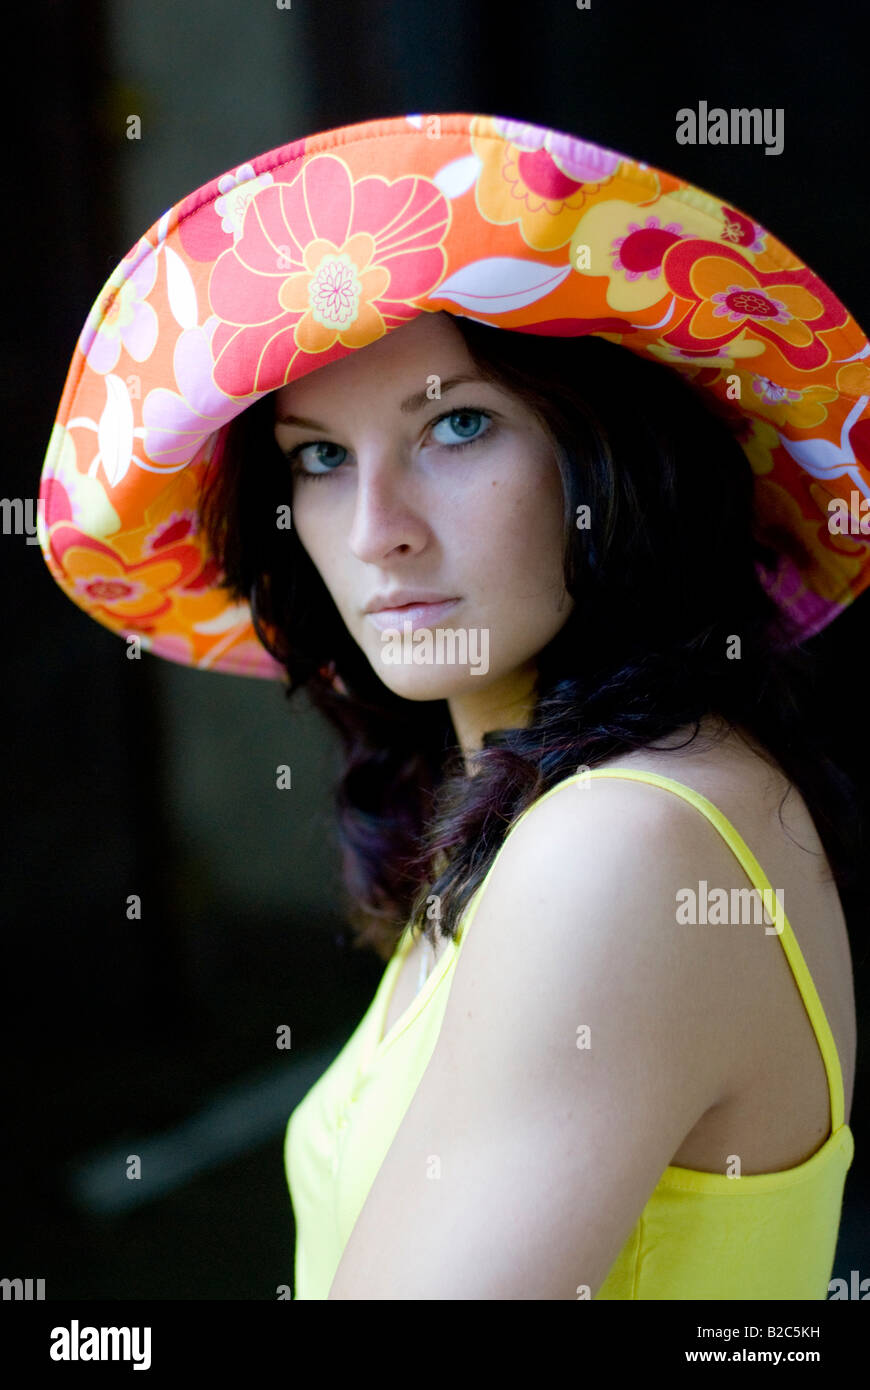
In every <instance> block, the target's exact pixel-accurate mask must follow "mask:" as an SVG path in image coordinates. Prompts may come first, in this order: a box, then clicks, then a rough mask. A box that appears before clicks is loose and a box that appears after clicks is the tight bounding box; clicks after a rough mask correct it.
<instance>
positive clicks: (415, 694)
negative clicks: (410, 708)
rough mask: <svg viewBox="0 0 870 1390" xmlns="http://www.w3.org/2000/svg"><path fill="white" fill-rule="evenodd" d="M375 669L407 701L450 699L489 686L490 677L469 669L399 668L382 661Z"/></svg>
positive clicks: (394, 691) (388, 686)
mask: <svg viewBox="0 0 870 1390" xmlns="http://www.w3.org/2000/svg"><path fill="white" fill-rule="evenodd" d="M374 670H375V672H376V674H377V676H378V677H379V679H380V680H381V681H383V683H384V685H385V686H386V687H387V689H388V690H391V691H392V692H393V694H394V695H398V696H399V697H400V698H401V699H403V700H418V701H421V702H422V701H426V700H450V699H453V698H454V697H455V696H458V695H467V694H468V692H469V691H471V690H481V689H483V688H484V686H485V685H486V684H487V678H486V676H484V675H480V676H475V675H473V674H472V672H471V671H470V670H469V668H468V667H456V666H454V667H444V666H395V665H386V664H385V663H382V662H380V661H379V662H378V663H377V665H375V666H374Z"/></svg>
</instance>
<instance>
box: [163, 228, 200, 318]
mask: <svg viewBox="0 0 870 1390" xmlns="http://www.w3.org/2000/svg"><path fill="white" fill-rule="evenodd" d="M163 254H164V255H165V256H166V283H167V288H168V289H169V307H170V309H171V310H172V312H173V314H174V316H175V320H176V322H177V323H180V324H181V327H182V328H196V290H195V289H194V287H193V280H192V279H191V278H190V271H189V270H188V269H187V266H186V265H185V264H184V261H183V260H182V259H181V257H180V256H179V255H178V253H177V252H175V251H173V249H172V247H171V246H164V248H163Z"/></svg>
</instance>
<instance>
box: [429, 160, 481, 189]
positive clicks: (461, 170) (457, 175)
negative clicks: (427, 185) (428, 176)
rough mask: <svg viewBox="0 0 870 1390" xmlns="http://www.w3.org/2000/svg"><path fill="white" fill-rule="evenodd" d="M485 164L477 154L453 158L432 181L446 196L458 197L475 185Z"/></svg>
mask: <svg viewBox="0 0 870 1390" xmlns="http://www.w3.org/2000/svg"><path fill="white" fill-rule="evenodd" d="M482 168H483V165H482V164H481V162H480V160H479V159H478V157H477V155H476V154H466V155H463V156H462V158H461V159H454V160H451V162H450V163H449V164H445V165H444V166H443V168H441V169H439V170H438V173H437V174H435V176H434V178H433V179H432V182H433V183H434V184H435V186H436V188H440V190H441V192H442V193H443V194H444V197H445V198H458V197H459V195H460V194H461V193H465V192H467V191H468V189H469V188H471V186H472V185H473V183H474V181H475V179H476V178H477V176H478V174H479V173H480V171H481V169H482Z"/></svg>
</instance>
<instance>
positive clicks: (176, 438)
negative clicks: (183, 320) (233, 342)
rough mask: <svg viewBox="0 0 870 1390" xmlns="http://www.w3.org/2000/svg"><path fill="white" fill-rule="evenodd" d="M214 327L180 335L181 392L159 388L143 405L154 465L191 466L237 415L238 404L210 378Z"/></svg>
mask: <svg viewBox="0 0 870 1390" xmlns="http://www.w3.org/2000/svg"><path fill="white" fill-rule="evenodd" d="M216 323H217V321H216V320H215V319H211V320H210V321H209V323H207V324H206V325H205V327H203V328H186V329H185V330H184V332H183V333H181V334H179V337H178V341H177V343H176V344H175V352H174V354H173V359H172V360H173V366H174V368H175V380H176V384H177V385H178V392H175V391H169V390H167V388H166V387H164V386H158V387H156V388H155V390H153V391H149V392H148V395H147V396H146V397H145V400H144V401H143V404H142V420H143V423H144V426H145V452H146V454H147V455H148V457H149V459H151V460H152V462H154V463H158V464H163V465H165V466H166V467H179V466H183V465H184V464H187V463H190V461H191V460H192V459H193V458H195V457H196V455H197V453H198V452H199V450H200V448H201V447H202V445H203V444H204V443H205V441H206V440H207V439H208V438H209V436H210V435H212V434H214V432H215V430H218V429H220V427H221V425H224V424H226V423H227V421H228V420H230V419H232V418H233V416H234V415H237V414H238V409H239V408H238V402H236V401H232V400H230V399H229V397H227V396H225V395H224V393H223V391H221V390H220V389H219V388H218V387H217V386H215V384H214V381H213V379H212V355H211V346H210V343H211V336H212V333H213V332H214V330H215V326H216Z"/></svg>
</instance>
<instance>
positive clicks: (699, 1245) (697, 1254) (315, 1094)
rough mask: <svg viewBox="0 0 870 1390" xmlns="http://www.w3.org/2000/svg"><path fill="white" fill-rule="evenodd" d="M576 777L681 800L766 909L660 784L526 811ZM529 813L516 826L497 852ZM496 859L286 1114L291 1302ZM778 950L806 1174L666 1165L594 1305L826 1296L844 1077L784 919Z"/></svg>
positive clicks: (356, 1201)
mask: <svg viewBox="0 0 870 1390" xmlns="http://www.w3.org/2000/svg"><path fill="white" fill-rule="evenodd" d="M581 776H582V777H624V778H630V779H633V780H636V781H639V782H650V783H653V784H654V785H655V786H658V787H663V788H665V789H667V790H670V791H672V792H675V793H676V794H677V795H678V796H681V797H683V799H684V800H686V801H688V802H690V803H691V804H692V805H693V806H695V807H697V809H698V810H699V811H700V812H701V813H702V814H703V815H705V816H706V817H707V819H708V820H709V821H710V822H711V824H712V825H714V826H715V827H716V829H717V830H718V831H719V832H720V834H721V835H722V837H723V839H724V840H725V841H726V843H727V844H728V845H729V846H730V848H731V849H732V850H733V851H734V853H735V855H736V856H737V858H738V860H739V861H740V864H741V865H742V867H743V869H744V870H745V872H746V874H747V875H748V877H749V879H750V881H751V883H752V885H753V887H754V888H757V889H758V890H759V891H760V892H763V890H765V889H766V890H767V891H768V892H769V893H770V898H768V899H764V898H762V901H764V902H765V903H768V902H770V903H775V898H774V895H773V890H772V888H771V885H770V883H769V881H768V879H767V877H766V876H765V874H764V871H763V869H762V868H761V866H760V864H759V863H758V860H757V859H756V858H755V856H754V855H753V854H752V852H751V851H750V850H749V848H748V847H747V845H746V843H745V842H744V841H743V840H742V839H741V837H740V836H739V835H738V834H737V831H736V830H735V829H734V827H733V826H732V825H731V823H730V822H729V821H728V820H726V818H725V816H723V815H722V812H721V811H719V810H718V809H717V807H716V806H714V805H713V803H712V802H711V801H709V800H708V799H707V798H706V797H704V796H701V795H700V793H698V792H696V791H694V790H693V789H692V788H690V787H686V786H684V785H683V784H682V783H680V782H675V781H673V780H672V779H671V778H669V777H660V776H658V775H656V774H655V773H651V772H637V771H631V772H629V771H618V772H616V771H613V772H611V771H609V770H606V769H601V770H600V771H592V772H587V773H576V774H574V776H572V777H569V778H567V779H566V780H565V781H562V782H559V783H558V784H557V785H556V786H554V787H552V788H551V789H550V790H549V791H548V792H546V793H545V794H544V795H543V796H542V797H539V798H538V800H537V801H536V802H534V803H533V805H539V804H540V803H541V802H542V801H545V800H546V799H547V798H548V797H550V796H553V795H555V793H556V792H558V791H560V790H562V789H563V788H565V787H567V786H570V785H571V784H572V783H573V782H576V781H577V780H578V778H579V777H581ZM531 809H532V807H531V806H529V807H527V808H526V810H525V811H524V812H523V813H522V815H521V816H519V817H518V818H517V820H516V821H515V822H514V825H513V826H512V827H511V831H510V832H509V834H508V836H506V837H505V841H504V842H503V844H502V846H501V848H500V849H499V853H502V852H503V850H504V846H505V844H506V843H507V839H508V838H509V836H510V833H512V831H513V829H514V828H515V827H516V826H517V825H519V823H520V821H521V820H522V819H523V817H524V816H526V815H528V813H529V811H530V810H531ZM496 859H497V857H496ZM495 862H496V861H493V864H492V865H491V866H490V869H489V872H488V873H487V875H486V878H484V880H483V882H482V883H481V885H480V887H479V888H478V890H477V892H476V893H475V895H474V897H473V898H472V900H471V902H470V903H469V904H468V907H467V909H466V913H465V916H464V918H463V921H462V924H461V931H460V933H459V940H458V941H457V940H456V939H452V938H448V940H447V943H446V945H445V948H444V951H443V953H442V955H441V956H440V957H439V959H438V961H437V963H436V965H435V967H434V969H433V970H432V971H431V973H430V974H429V976H428V978H427V979H426V982H425V984H424V985H423V987H422V989H421V990H419V992H418V993H417V995H416V997H415V998H414V1000H413V1001H412V1002H411V1004H410V1005H409V1006H408V1008H407V1009H406V1010H405V1012H404V1013H403V1014H402V1016H401V1017H400V1018H399V1019H398V1020H397V1021H396V1023H395V1025H394V1026H393V1027H392V1029H391V1030H390V1032H389V1033H388V1034H387V1036H386V1037H384V1038H382V1036H381V1035H382V1032H383V1026H384V1021H385V1018H386V1014H387V1008H388V1005H389V1001H390V996H391V994H392V991H393V988H394V986H395V982H396V978H397V976H398V973H399V970H400V968H401V964H402V961H403V960H404V958H405V955H406V954H407V951H408V950H409V949H410V947H411V945H412V940H413V938H412V936H411V933H410V931H409V930H408V929H406V930H405V932H404V934H403V936H402V937H401V939H400V941H399V943H398V945H397V947H396V951H395V953H394V955H393V956H392V957H391V959H390V961H389V963H388V965H387V966H386V968H385V970H384V974H383V976H382V978H381V982H380V985H379V987H378V989H377V992H376V994H375V996H374V998H373V1000H372V1003H371V1005H370V1007H369V1009H368V1011H367V1012H366V1014H365V1016H364V1017H363V1019H362V1020H361V1022H360V1023H359V1025H358V1027H357V1028H356V1030H355V1032H354V1033H353V1035H352V1036H351V1037H350V1039H349V1040H348V1042H347V1043H346V1044H345V1046H344V1048H343V1049H342V1050H341V1052H340V1053H339V1054H338V1056H337V1057H336V1058H335V1060H334V1061H333V1062H332V1063H331V1065H330V1066H329V1067H328V1068H327V1070H326V1071H325V1072H324V1074H323V1075H322V1076H321V1077H320V1079H319V1081H317V1083H316V1084H315V1085H314V1086H313V1087H312V1089H311V1090H310V1091H309V1092H308V1094H307V1095H306V1096H305V1098H304V1099H303V1100H302V1101H301V1102H300V1104H299V1105H297V1107H296V1109H295V1110H294V1111H293V1113H292V1115H291V1116H290V1120H289V1122H288V1125H287V1132H286V1139H285V1148H284V1158H285V1168H286V1173H287V1182H288V1186H289V1189H290V1197H291V1201H292V1205H293V1212H294V1217H295V1223H296V1262H295V1288H294V1297H295V1298H302V1299H317V1298H323V1299H325V1298H326V1297H327V1296H328V1294H329V1289H330V1287H331V1284H332V1281H333V1278H334V1277H335V1273H336V1270H337V1269H338V1264H339V1261H340V1259H341V1255H342V1252H343V1250H344V1247H345V1245H346V1243H347V1241H348V1239H349V1237H350V1233H351V1231H352V1229H353V1226H354V1223H355V1222H356V1219H357V1217H358V1216H359V1213H360V1212H361V1211H362V1208H363V1204H364V1202H365V1199H366V1197H367V1195H368V1193H369V1190H370V1188H371V1186H372V1184H373V1182H374V1180H375V1177H376V1176H377V1172H378V1169H379V1168H380V1166H381V1163H382V1162H383V1160H384V1158H385V1157H386V1154H387V1152H388V1150H389V1148H390V1145H391V1144H392V1141H393V1139H394V1137H395V1135H396V1132H397V1130H398V1128H399V1125H400V1124H401V1122H402V1119H403V1117H404V1115H405V1112H406V1110H407V1109H408V1106H409V1105H410V1103H411V1100H412V1098H413V1096H414V1092H415V1091H416V1089H417V1086H418V1085H419V1083H420V1081H421V1079H422V1076H423V1073H424V1071H425V1070H426V1066H427V1064H428V1062H429V1058H430V1057H431V1055H432V1051H433V1049H434V1047H435V1043H436V1041H437V1038H438V1033H439V1030H440V1028H441V1022H442V1019H443V1017H444V1010H445V1008H446V1005H447V997H448V994H449V992H450V981H451V979H452V977H453V971H454V969H455V966H456V960H457V957H458V954H459V951H460V949H461V943H462V941H464V940H465V937H466V935H467V933H468V931H469V929H470V927H471V924H472V921H473V919H474V915H475V912H476V908H477V905H478V903H479V902H480V899H481V896H482V894H483V891H484V889H485V888H486V884H487V881H488V879H489V876H490V874H491V873H492V872H493V869H494V868H495ZM779 939H780V941H781V942H782V945H783V949H784V950H785V954H786V957H787V959H788V963H789V965H790V967H791V970H792V973H793V975H794V978H795V983H796V984H797V987H798V989H799V990H800V994H801V998H802V999H803V1002H804V1006H805V1008H806V1011H807V1013H808V1015H809V1018H810V1022H811V1023H812V1026H813V1031H814V1033H815V1036H816V1039H817V1041H818V1044H819V1049H820V1051H821V1054H822V1058H823V1060H824V1064H825V1071H826V1073H827V1077H828V1088H829V1091H830V1096H831V1133H830V1135H829V1137H828V1139H827V1140H826V1141H825V1143H824V1144H823V1145H822V1146H821V1148H819V1149H817V1150H816V1152H815V1153H814V1154H813V1155H812V1156H811V1157H810V1158H808V1159H807V1160H806V1161H805V1162H804V1163H800V1164H798V1166H797V1167H795V1168H788V1169H785V1170H784V1171H782V1172H777V1173H759V1174H750V1175H748V1176H741V1177H729V1176H727V1175H726V1174H724V1173H708V1172H701V1171H698V1170H695V1169H692V1168H678V1167H674V1166H669V1167H667V1168H666V1169H665V1170H664V1172H663V1173H662V1175H661V1177H660V1179H659V1181H658V1183H657V1184H656V1187H655V1189H654V1190H653V1192H652V1194H651V1195H650V1198H649V1200H648V1202H647V1204H646V1206H645V1207H644V1209H643V1212H642V1213H641V1215H640V1217H639V1219H638V1221H637V1224H636V1226H635V1228H634V1230H633V1231H632V1233H631V1235H630V1236H629V1238H628V1240H627V1241H626V1243H625V1245H624V1247H623V1249H622V1251H621V1252H620V1254H619V1256H618V1257H617V1259H616V1261H615V1262H614V1264H613V1266H612V1268H611V1269H610V1271H609V1273H608V1275H607V1278H606V1279H605V1281H604V1283H603V1284H602V1286H601V1287H600V1289H599V1290H598V1292H597V1294H596V1295H595V1297H596V1298H598V1299H735V1300H745V1299H826V1298H827V1295H828V1281H829V1280H830V1277H831V1272H832V1269H833V1263H834V1254H835V1250H836V1243H837V1233H838V1229H839V1224H840V1212H841V1207H842V1199H843V1187H844V1184H845V1180H846V1173H847V1172H848V1170H849V1168H850V1166H851V1163H852V1158H853V1155H854V1151H855V1144H854V1138H853V1135H852V1131H851V1129H850V1128H849V1126H848V1125H846V1124H844V1123H843V1119H844V1102H845V1097H844V1092H843V1077H842V1072H841V1069H840V1060H839V1057H838V1056H837V1048H836V1044H835V1042H834V1037H833V1034H832V1033H831V1029H830V1027H829V1025H828V1021H827V1019H826V1017H825V1014H824V1011H823V1009H822V1005H821V1001H820V999H819V996H818V994H817V992H816V988H815V985H814V984H813V981H812V979H811V977H810V973H809V971H808V969H807V966H806V962H805V961H804V958H803V955H802V953H801V950H800V947H799V946H798V943H797V941H796V939H795V937H794V934H793V932H792V929H791V926H790V924H789V922H788V920H787V918H785V915H784V914H783V916H782V932H781V933H780V934H779Z"/></svg>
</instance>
